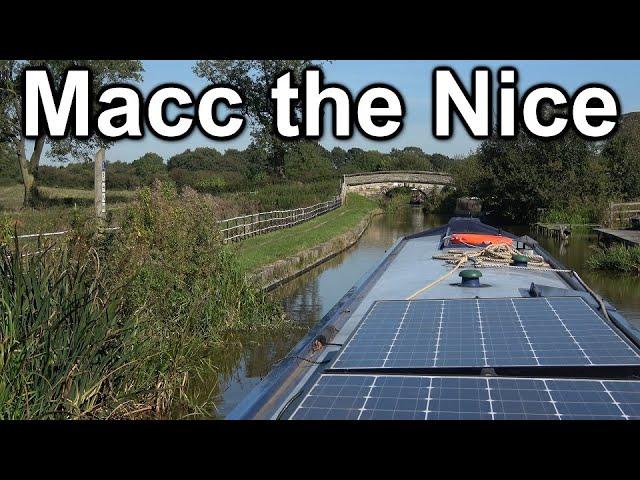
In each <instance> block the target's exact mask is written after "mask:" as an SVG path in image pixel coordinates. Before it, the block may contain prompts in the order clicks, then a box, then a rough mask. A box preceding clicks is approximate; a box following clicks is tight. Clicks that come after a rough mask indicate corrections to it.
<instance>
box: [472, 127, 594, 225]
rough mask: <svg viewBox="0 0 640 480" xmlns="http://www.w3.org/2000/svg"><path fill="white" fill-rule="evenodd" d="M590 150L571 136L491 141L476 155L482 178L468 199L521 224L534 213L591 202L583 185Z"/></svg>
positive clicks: (590, 156) (522, 137)
mask: <svg viewBox="0 0 640 480" xmlns="http://www.w3.org/2000/svg"><path fill="white" fill-rule="evenodd" d="M594 150H595V149H594V145H593V144H591V143H588V142H587V141H585V140H583V139H582V138H580V137H578V136H577V135H576V134H574V133H572V132H569V133H567V134H565V135H564V136H562V137H560V138H558V139H554V140H540V139H536V138H533V137H530V136H528V135H527V134H526V133H524V132H520V133H519V134H518V136H517V137H516V138H515V139H500V138H497V137H492V138H490V139H488V140H485V141H484V142H483V143H482V144H481V145H480V147H479V149H478V152H477V156H478V162H479V167H480V169H481V170H482V174H481V175H480V176H479V179H480V182H479V184H478V185H477V187H476V188H475V192H473V191H472V192H471V193H476V194H477V195H478V196H480V197H481V198H483V209H486V210H488V211H489V212H491V213H492V214H494V215H496V216H499V217H502V218H504V219H508V220H510V221H515V222H519V223H522V222H526V221H530V220H533V219H534V218H535V217H536V215H537V210H538V208H558V209H564V208H568V207H570V206H572V205H578V204H581V203H584V202H587V201H592V197H591V192H587V191H585V190H584V183H585V179H586V178H587V177H588V176H589V175H590V174H591V171H590V169H589V161H590V159H591V158H592V156H593V155H594ZM472 190H474V189H472Z"/></svg>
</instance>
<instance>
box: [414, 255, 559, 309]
mask: <svg viewBox="0 0 640 480" xmlns="http://www.w3.org/2000/svg"><path fill="white" fill-rule="evenodd" d="M513 254H518V255H524V256H525V257H527V264H531V265H532V268H530V267H519V268H528V269H531V270H542V269H545V270H547V271H548V270H549V268H550V265H549V264H548V263H547V262H545V261H544V259H543V258H542V257H541V256H540V255H536V254H530V253H522V252H519V251H518V250H517V249H516V248H514V247H513V246H512V245H508V244H506V243H496V244H490V245H487V246H486V247H484V248H481V249H475V250H465V249H451V250H448V251H447V252H444V253H438V254H436V255H433V257H432V258H434V259H435V260H445V261H446V262H447V263H450V264H453V265H454V267H453V269H451V270H449V271H448V272H447V273H445V274H444V275H442V276H440V277H438V278H437V279H435V280H434V281H433V282H431V283H429V284H428V285H426V286H424V287H422V288H421V289H420V290H417V291H416V292H414V293H412V294H411V295H410V296H408V297H407V298H405V300H413V299H414V298H416V297H417V296H418V295H421V294H423V293H424V292H426V291H427V290H429V289H430V288H432V287H434V286H435V285H437V284H439V283H440V282H442V281H443V280H446V279H447V278H449V277H450V276H451V275H453V274H454V273H455V272H456V271H457V270H458V269H459V268H460V267H461V266H463V265H465V264H466V263H467V262H469V261H471V263H472V265H473V267H476V268H477V267H497V266H501V267H507V266H510V263H511V260H512V258H511V257H512V255H513Z"/></svg>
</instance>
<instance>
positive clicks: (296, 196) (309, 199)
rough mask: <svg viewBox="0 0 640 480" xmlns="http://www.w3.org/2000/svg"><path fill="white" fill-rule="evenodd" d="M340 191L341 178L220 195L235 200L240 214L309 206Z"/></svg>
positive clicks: (284, 183)
mask: <svg viewBox="0 0 640 480" xmlns="http://www.w3.org/2000/svg"><path fill="white" fill-rule="evenodd" d="M339 193H340V180H339V179H335V178H334V179H328V180H319V181H315V182H309V183H302V182H283V183H274V184H269V185H263V186H258V187H256V188H254V189H252V190H251V191H244V192H234V193H225V194H222V195H221V196H220V197H221V198H223V199H225V200H230V201H233V202H234V203H235V204H236V205H237V208H238V213H255V212H266V211H270V210H277V209H289V208H298V207H307V206H309V205H315V204H316V203H320V202H324V201H326V200H328V199H329V198H331V197H334V196H336V195H338V194H339Z"/></svg>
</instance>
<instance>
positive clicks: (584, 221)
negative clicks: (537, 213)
mask: <svg viewBox="0 0 640 480" xmlns="http://www.w3.org/2000/svg"><path fill="white" fill-rule="evenodd" d="M601 211H602V207H600V206H593V205H585V206H580V207H573V208H567V209H557V208H552V209H550V210H548V211H546V212H544V214H543V215H542V216H541V217H540V222H541V223H563V224H570V225H588V224H597V223H600V216H601Z"/></svg>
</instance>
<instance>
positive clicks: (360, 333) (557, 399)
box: [227, 218, 640, 420]
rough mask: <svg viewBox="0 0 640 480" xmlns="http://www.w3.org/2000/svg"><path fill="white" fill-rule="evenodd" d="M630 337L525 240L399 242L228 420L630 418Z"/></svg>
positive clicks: (472, 226)
mask: <svg viewBox="0 0 640 480" xmlns="http://www.w3.org/2000/svg"><path fill="white" fill-rule="evenodd" d="M639 347H640V335H639V333H638V331H637V330H636V329H635V328H634V327H632V326H631V325H630V324H629V323H628V322H627V321H626V320H625V319H624V317H622V315H620V314H619V313H618V312H617V311H616V309H615V307H614V306H613V305H611V304H610V303H608V302H606V301H605V300H603V299H602V298H600V297H599V296H598V295H597V294H596V293H595V292H594V291H593V290H592V289H591V288H589V286H588V285H586V284H585V283H584V282H583V281H582V279H581V278H580V277H579V276H578V275H577V274H576V273H575V272H573V271H571V270H568V269H566V268H564V267H563V266H562V265H561V264H560V263H559V262H558V261H557V260H555V259H554V258H552V257H551V256H550V255H549V254H548V253H547V252H546V251H544V250H543V249H542V248H541V247H540V246H539V245H538V244H537V242H536V241H535V240H533V239H531V238H529V237H516V236H515V235H512V234H510V233H508V232H505V231H501V230H499V229H496V228H494V227H491V226H488V225H485V224H483V223H482V222H480V221H479V220H478V219H474V218H454V219H452V220H451V221H450V222H449V223H448V224H447V225H445V226H443V227H440V228H436V229H432V230H428V231H425V232H422V233H418V234H415V235H411V236H408V237H403V238H401V239H399V240H398V241H397V242H396V243H395V244H394V245H393V246H392V247H391V248H390V249H389V250H388V251H387V253H386V255H385V256H384V258H382V259H381V260H380V262H379V263H378V264H377V265H376V266H375V267H374V268H373V269H372V270H371V271H370V272H369V273H368V274H366V275H365V276H364V277H363V278H362V279H361V280H360V281H359V282H358V283H357V284H356V285H354V286H353V287H352V288H351V290H350V291H349V292H348V293H347V294H346V295H345V296H344V297H343V298H342V299H341V300H340V301H339V302H338V304H336V306H334V308H333V309H332V310H331V311H330V312H329V313H328V314H327V315H326V316H325V317H324V319H323V321H322V322H320V324H319V325H318V326H317V327H316V328H315V329H314V330H313V331H312V332H310V334H309V335H308V336H307V337H305V339H303V340H302V341H301V342H300V343H299V344H298V345H297V346H296V347H295V348H294V349H293V350H292V352H290V354H289V355H288V356H287V357H286V358H285V359H284V360H283V361H281V362H280V363H279V364H278V365H277V366H276V367H275V368H274V369H273V370H272V371H271V372H270V373H269V375H268V376H267V377H265V378H264V379H263V381H262V382H261V383H260V384H259V385H258V386H256V388H255V389H254V390H253V391H252V392H251V393H250V394H249V395H248V396H247V397H246V398H245V399H244V400H243V401H242V402H241V403H240V404H239V405H238V406H237V407H236V408H235V409H234V410H233V411H232V412H231V413H230V415H229V416H228V417H227V418H230V419H314V420H318V419H351V420H358V419H359V420H362V419H412V420H416V419H425V420H439V419H562V420H564V419H640V380H639V378H640V377H639V374H640V349H639Z"/></svg>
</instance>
